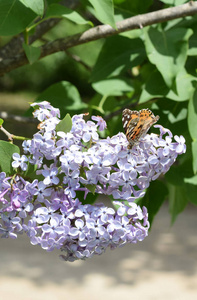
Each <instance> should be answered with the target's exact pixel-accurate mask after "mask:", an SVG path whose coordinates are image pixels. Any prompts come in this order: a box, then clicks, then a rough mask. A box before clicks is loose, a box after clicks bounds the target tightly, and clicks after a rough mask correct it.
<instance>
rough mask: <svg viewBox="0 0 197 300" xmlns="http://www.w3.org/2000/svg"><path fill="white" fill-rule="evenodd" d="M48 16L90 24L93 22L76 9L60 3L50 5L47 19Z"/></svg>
mask: <svg viewBox="0 0 197 300" xmlns="http://www.w3.org/2000/svg"><path fill="white" fill-rule="evenodd" d="M47 18H66V19H68V20H70V21H72V22H74V23H76V24H81V25H83V24H90V25H92V23H91V22H90V21H87V20H85V19H84V18H83V17H82V16H80V14H78V13H77V12H76V11H74V10H72V9H70V8H68V7H66V6H62V5H60V4H51V5H49V7H48V9H47V11H46V16H45V19H47Z"/></svg>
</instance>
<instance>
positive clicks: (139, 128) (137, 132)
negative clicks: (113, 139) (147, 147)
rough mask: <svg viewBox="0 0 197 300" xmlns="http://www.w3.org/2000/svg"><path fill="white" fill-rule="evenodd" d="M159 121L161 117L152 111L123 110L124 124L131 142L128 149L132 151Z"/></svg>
mask: <svg viewBox="0 0 197 300" xmlns="http://www.w3.org/2000/svg"><path fill="white" fill-rule="evenodd" d="M158 120H159V116H155V115H154V114H153V112H152V111H151V110H150V109H148V108H147V109H141V110H140V111H137V110H130V109H128V108H126V109H124V110H123V113H122V122H123V128H124V130H125V134H126V137H127V140H128V142H129V145H128V149H131V148H132V147H133V146H134V145H135V144H137V143H138V141H139V140H140V139H141V138H143V137H144V136H145V135H146V133H147V131H148V130H149V128H150V127H151V126H152V125H153V124H155V123H156V122H157V121H158Z"/></svg>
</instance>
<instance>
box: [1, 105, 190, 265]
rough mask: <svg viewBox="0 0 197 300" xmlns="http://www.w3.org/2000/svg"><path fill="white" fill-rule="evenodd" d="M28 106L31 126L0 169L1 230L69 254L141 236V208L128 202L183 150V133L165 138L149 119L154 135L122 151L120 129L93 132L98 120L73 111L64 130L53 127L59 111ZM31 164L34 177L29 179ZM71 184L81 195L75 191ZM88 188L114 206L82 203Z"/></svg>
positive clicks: (144, 225)
mask: <svg viewBox="0 0 197 300" xmlns="http://www.w3.org/2000/svg"><path fill="white" fill-rule="evenodd" d="M32 106H35V111H34V117H36V118H37V119H38V120H39V121H40V124H39V131H38V132H37V133H36V134H34V136H33V138H32V140H27V141H24V142H23V150H24V154H25V155H22V156H20V155H19V154H16V153H15V154H14V155H13V162H12V166H13V168H15V170H16V173H15V174H14V175H13V176H10V177H7V176H6V174H5V173H4V172H2V173H0V203H1V207H0V216H1V224H0V233H1V234H2V237H12V238H16V237H17V234H18V233H22V232H26V234H27V235H28V236H29V238H30V241H31V243H32V244H39V245H40V246H41V247H42V248H43V249H45V250H47V251H52V250H53V249H54V248H57V249H60V250H62V251H64V252H66V254H65V255H62V256H61V257H62V258H63V259H65V260H69V261H74V260H76V259H85V258H88V257H91V256H93V255H95V254H101V253H103V252H104V251H105V249H106V248H107V247H110V248H111V249H114V248H116V247H118V246H122V245H124V244H126V243H136V242H137V241H142V240H143V239H144V238H145V237H146V236H147V235H148V228H149V222H148V213H147V209H146V208H145V207H143V208H142V209H141V208H140V207H139V206H138V205H136V204H135V203H134V202H133V201H134V200H136V199H138V198H139V197H142V196H143V195H144V194H145V189H146V188H148V186H149V184H150V182H151V181H152V180H155V179H156V178H158V177H159V176H160V175H161V174H162V173H163V174H164V173H166V172H167V171H168V170H169V168H170V166H171V165H172V164H173V163H174V161H175V160H176V157H177V156H178V155H179V154H182V153H184V152H185V151H186V146H185V140H184V138H183V137H182V136H180V137H178V136H175V137H174V139H175V141H176V142H173V136H172V133H171V132H170V131H169V130H168V129H165V128H163V127H162V126H160V125H156V126H155V127H157V128H159V129H160V135H156V134H150V135H149V134H147V135H146V136H145V137H144V139H143V140H141V141H140V143H139V145H136V146H134V147H133V148H132V149H131V150H130V149H127V144H128V142H127V140H126V137H125V135H124V134H123V133H119V134H117V135H116V136H113V137H111V138H110V137H107V138H106V139H100V138H99V134H98V130H99V131H102V130H104V129H105V127H106V123H105V121H104V120H103V119H102V118H101V117H99V116H97V117H96V116H93V117H92V120H93V121H94V122H93V121H91V120H88V121H85V120H84V115H83V114H81V115H75V116H73V117H72V128H71V130H70V131H69V132H63V131H56V126H57V124H59V122H60V119H59V118H60V113H59V110H58V109H56V108H54V107H52V106H51V105H50V104H49V103H48V102H46V101H43V102H41V103H34V104H32ZM57 128H58V127H57ZM31 165H33V166H35V169H36V176H37V177H36V176H35V177H34V178H32V179H31V180H30V178H29V177H28V176H30V175H29V174H28V169H29V167H30V166H31ZM79 191H80V192H83V195H84V196H83V199H78V198H77V195H76V193H77V192H79ZM91 191H92V192H93V193H97V194H105V195H111V196H112V197H113V199H114V201H113V203H114V204H115V205H116V210H115V209H114V208H110V207H106V206H105V205H104V204H94V205H90V204H86V197H87V194H88V193H90V192H91ZM117 200H119V201H117ZM120 200H121V201H120Z"/></svg>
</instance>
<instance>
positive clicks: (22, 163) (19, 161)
mask: <svg viewBox="0 0 197 300" xmlns="http://www.w3.org/2000/svg"><path fill="white" fill-rule="evenodd" d="M12 157H13V159H14V161H13V162H12V167H13V168H18V167H21V169H22V170H23V171H26V170H27V164H26V162H27V161H28V159H27V157H26V156H25V155H22V156H20V155H19V154H18V153H14V154H13V156H12Z"/></svg>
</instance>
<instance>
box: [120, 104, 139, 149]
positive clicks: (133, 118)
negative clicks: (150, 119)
mask: <svg viewBox="0 0 197 300" xmlns="http://www.w3.org/2000/svg"><path fill="white" fill-rule="evenodd" d="M139 119H140V114H139V112H138V111H137V110H130V109H127V108H126V109H124V110H123V112H122V123H123V128H124V130H125V134H126V137H127V140H128V142H129V146H128V148H130V149H131V148H132V146H133V145H134V139H135V137H136V129H137V124H138V122H139Z"/></svg>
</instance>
